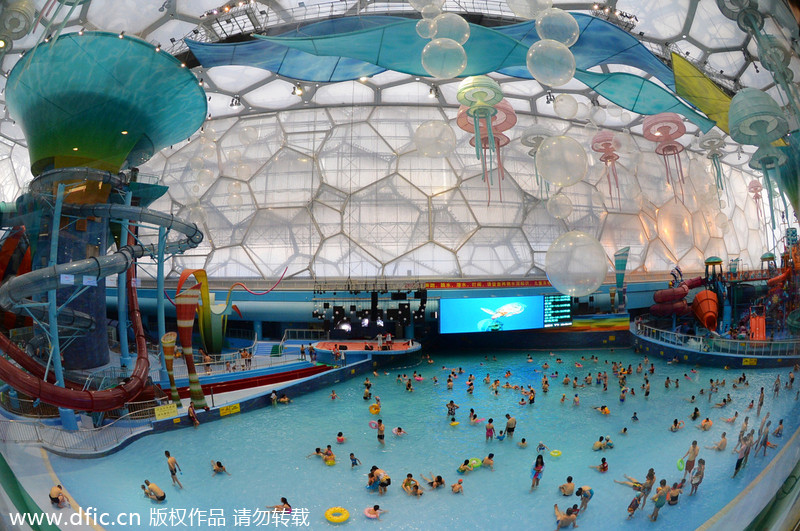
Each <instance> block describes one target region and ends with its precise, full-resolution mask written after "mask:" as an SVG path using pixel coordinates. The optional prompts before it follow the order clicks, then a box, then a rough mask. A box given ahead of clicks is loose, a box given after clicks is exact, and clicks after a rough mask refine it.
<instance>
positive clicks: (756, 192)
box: [747, 179, 764, 219]
mask: <svg viewBox="0 0 800 531" xmlns="http://www.w3.org/2000/svg"><path fill="white" fill-rule="evenodd" d="M763 189H764V187H763V186H761V183H760V182H759V181H758V179H753V180H752V181H750V184H748V185H747V191H748V192H750V193H751V194H753V201H755V203H756V215H757V216H758V219H761V190H763Z"/></svg>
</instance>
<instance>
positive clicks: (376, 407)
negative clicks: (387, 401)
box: [369, 404, 381, 415]
mask: <svg viewBox="0 0 800 531" xmlns="http://www.w3.org/2000/svg"><path fill="white" fill-rule="evenodd" d="M369 412H370V413H372V414H373V415H377V414H378V413H380V412H381V406H379V405H378V404H372V405H371V406H369Z"/></svg>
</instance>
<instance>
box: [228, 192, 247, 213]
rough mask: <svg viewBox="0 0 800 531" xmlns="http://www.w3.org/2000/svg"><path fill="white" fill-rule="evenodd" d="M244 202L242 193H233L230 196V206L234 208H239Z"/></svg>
mask: <svg viewBox="0 0 800 531" xmlns="http://www.w3.org/2000/svg"><path fill="white" fill-rule="evenodd" d="M242 204H244V199H242V196H241V195H240V194H231V195H229V196H228V206H229V207H231V208H232V209H234V210H239V209H240V208H242Z"/></svg>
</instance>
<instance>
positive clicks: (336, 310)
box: [333, 306, 344, 319]
mask: <svg viewBox="0 0 800 531" xmlns="http://www.w3.org/2000/svg"><path fill="white" fill-rule="evenodd" d="M337 316H338V317H339V319H341V318H342V317H344V306H334V307H333V317H334V319H335V318H336V317H337Z"/></svg>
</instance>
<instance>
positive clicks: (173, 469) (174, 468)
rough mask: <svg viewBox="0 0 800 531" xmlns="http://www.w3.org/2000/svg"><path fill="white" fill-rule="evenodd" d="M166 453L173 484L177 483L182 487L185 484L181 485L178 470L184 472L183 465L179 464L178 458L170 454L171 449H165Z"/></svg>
mask: <svg viewBox="0 0 800 531" xmlns="http://www.w3.org/2000/svg"><path fill="white" fill-rule="evenodd" d="M164 455H165V456H166V457H167V466H168V467H169V473H170V475H171V476H172V484H173V485H175V484H177V485H178V486H179V487H180V488H183V485H181V482H180V480H179V479H178V471H180V473H181V474H183V470H181V465H179V464H178V460H177V459H175V458H174V457H172V456H171V455H169V451H164Z"/></svg>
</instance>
